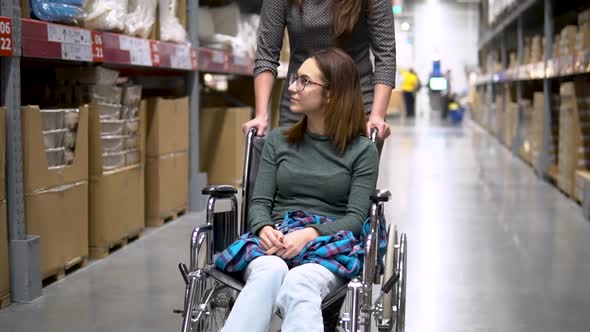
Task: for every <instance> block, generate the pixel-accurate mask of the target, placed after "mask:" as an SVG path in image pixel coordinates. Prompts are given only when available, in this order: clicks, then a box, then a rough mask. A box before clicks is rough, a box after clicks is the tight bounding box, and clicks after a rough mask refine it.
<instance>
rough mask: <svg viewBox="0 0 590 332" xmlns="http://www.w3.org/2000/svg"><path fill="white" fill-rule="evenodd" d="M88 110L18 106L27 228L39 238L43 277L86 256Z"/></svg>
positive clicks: (56, 273) (61, 270)
mask: <svg viewBox="0 0 590 332" xmlns="http://www.w3.org/2000/svg"><path fill="white" fill-rule="evenodd" d="M88 115H89V113H88V108H87V107H86V106H84V107H80V108H79V109H78V110H74V109H65V110H63V109H57V110H40V109H39V107H37V106H25V107H23V108H22V110H21V117H22V131H23V166H24V182H25V183H24V190H25V218H26V219H25V223H26V232H27V234H30V235H38V236H40V237H41V274H42V277H43V278H44V279H45V278H48V277H53V276H55V277H58V278H59V277H60V276H63V274H64V273H65V270H66V269H69V268H70V267H72V266H74V265H78V264H85V262H86V261H87V257H88ZM66 128H67V129H66ZM66 147H67V148H68V149H66ZM69 149H71V150H69Z"/></svg>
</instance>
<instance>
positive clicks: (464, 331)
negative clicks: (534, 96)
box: [380, 113, 590, 332]
mask: <svg viewBox="0 0 590 332" xmlns="http://www.w3.org/2000/svg"><path fill="white" fill-rule="evenodd" d="M433 117H435V118H438V114H437V113H434V116H433ZM393 132H394V136H393V138H392V139H390V140H389V141H388V143H387V145H386V148H385V156H386V159H387V162H386V163H382V167H381V176H380V187H381V188H389V189H390V190H391V191H392V194H393V200H392V203H390V204H389V205H388V207H387V209H386V211H387V216H388V220H389V221H390V222H397V223H399V224H400V225H401V229H402V230H403V231H405V232H407V233H408V238H409V240H408V245H409V251H408V254H409V258H408V260H409V267H408V271H409V272H408V280H409V285H408V292H407V307H408V309H407V318H406V322H407V326H406V327H407V329H406V330H407V331H428V332H438V331H440V332H449V331H458V332H459V331H460V332H471V331H482V332H484V331H485V332H487V331H490V332H491V331H511V332H517V331H523V332H524V331H526V332H531V331H535V332H543V331H546V332H555V331H587V329H588V326H589V325H590V287H588V280H590V245H589V241H588V239H590V223H589V222H588V221H586V220H585V219H584V218H583V216H582V212H581V208H580V207H579V206H577V205H576V204H574V203H573V202H572V201H570V200H569V199H567V198H566V197H565V196H563V195H562V194H561V193H559V192H558V191H557V190H556V189H555V188H554V187H553V186H551V185H549V184H547V183H544V182H543V181H540V180H539V179H538V178H537V177H536V176H535V175H534V173H533V172H532V171H531V169H530V168H529V167H528V166H527V165H525V164H524V163H523V162H521V161H520V160H518V159H516V158H515V157H514V156H513V155H512V154H511V153H510V152H509V151H508V150H507V149H505V148H504V147H503V146H501V145H500V144H499V143H498V141H497V140H496V139H494V138H492V137H491V136H489V134H487V133H485V132H483V131H482V130H481V129H480V128H479V127H476V125H473V124H469V122H468V123H467V124H466V125H465V128H464V129H458V128H448V127H447V128H445V127H441V126H439V125H437V124H436V121H427V120H418V121H417V125H416V126H415V127H408V126H397V125H396V126H395V128H394V129H393Z"/></svg>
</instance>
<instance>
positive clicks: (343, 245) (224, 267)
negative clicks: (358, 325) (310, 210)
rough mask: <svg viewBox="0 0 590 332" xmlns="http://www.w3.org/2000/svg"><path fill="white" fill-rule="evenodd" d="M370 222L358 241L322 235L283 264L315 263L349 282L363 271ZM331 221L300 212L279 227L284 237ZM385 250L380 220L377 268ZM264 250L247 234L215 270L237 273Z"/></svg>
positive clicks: (340, 234)
mask: <svg viewBox="0 0 590 332" xmlns="http://www.w3.org/2000/svg"><path fill="white" fill-rule="evenodd" d="M369 220H370V219H367V220H366V221H365V222H364V224H363V231H362V233H361V236H360V239H358V240H357V239H356V238H355V237H354V235H353V234H352V232H351V231H348V230H342V231H339V232H337V233H336V234H332V235H325V236H320V237H318V238H316V239H315V240H313V241H311V242H309V243H308V244H307V245H306V246H305V247H304V248H303V250H301V252H300V253H299V254H298V255H297V256H295V257H293V258H291V259H286V260H285V262H286V263H287V266H289V268H293V267H296V266H299V265H302V264H305V263H317V264H320V265H322V266H324V267H325V268H327V269H328V270H330V271H331V272H332V273H334V274H336V275H338V276H340V277H342V278H345V279H352V278H354V277H356V276H357V275H358V274H359V273H360V272H361V270H362V266H363V259H364V255H365V251H364V244H365V239H366V236H367V235H368V234H369V232H370V227H371V224H370V222H369ZM332 221H333V219H331V218H327V217H323V216H317V215H308V214H307V213H305V212H303V211H294V212H287V213H286V214H285V218H284V220H283V222H282V224H281V226H280V227H279V230H280V231H281V232H283V234H289V233H291V232H294V231H298V230H301V229H303V228H305V226H307V225H311V224H322V223H327V222H332ZM386 247H387V231H386V228H385V220H384V219H383V218H380V219H379V260H378V261H379V265H382V264H383V255H384V254H385V250H386ZM264 255H265V250H264V249H262V248H261V247H260V238H259V237H258V236H255V235H254V234H251V233H250V232H248V233H246V234H244V235H242V236H241V237H240V238H239V239H238V240H236V241H235V242H234V243H232V244H231V245H230V246H229V247H228V248H227V249H225V250H224V251H223V252H222V253H221V254H220V255H219V256H218V257H217V259H216V260H215V266H216V267H217V268H218V269H219V270H221V271H225V272H240V271H243V270H245V269H246V267H247V266H248V264H249V263H250V262H251V261H253V260H254V259H256V258H257V257H260V256H264Z"/></svg>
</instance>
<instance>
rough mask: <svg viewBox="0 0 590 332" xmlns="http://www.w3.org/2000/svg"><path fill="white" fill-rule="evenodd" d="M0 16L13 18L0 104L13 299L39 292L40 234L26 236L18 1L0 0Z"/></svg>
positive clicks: (35, 295)
mask: <svg viewBox="0 0 590 332" xmlns="http://www.w3.org/2000/svg"><path fill="white" fill-rule="evenodd" d="M0 15H2V16H5V17H11V18H12V29H11V30H12V44H13V56H12V57H2V58H1V59H0V67H1V69H0V71H1V88H2V105H4V106H6V110H7V112H6V196H7V200H8V201H7V210H8V234H9V235H8V237H9V256H10V257H9V258H10V292H11V296H12V299H13V301H15V302H32V301H33V300H35V299H36V298H38V297H40V296H41V295H42V287H41V258H40V254H41V251H40V239H39V236H27V234H26V227H25V209H24V206H25V204H24V185H23V183H24V181H23V156H22V142H23V140H22V131H21V116H20V106H21V105H20V102H21V86H20V84H21V77H20V76H21V74H20V55H21V20H20V17H21V8H20V1H19V0H0Z"/></svg>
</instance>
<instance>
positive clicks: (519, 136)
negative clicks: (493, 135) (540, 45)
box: [512, 14, 524, 155]
mask: <svg viewBox="0 0 590 332" xmlns="http://www.w3.org/2000/svg"><path fill="white" fill-rule="evenodd" d="M522 20H523V18H522V14H521V15H519V16H518V19H517V21H516V39H517V46H516V53H517V58H518V65H519V66H522V65H524V27H523V21H522ZM522 99H523V81H522V80H520V78H518V77H516V104H517V108H516V110H517V117H516V118H517V121H518V126H517V127H516V137H515V138H514V142H512V153H514V154H515V155H518V153H519V150H520V148H521V146H522V143H523V141H524V126H523V121H524V115H523V113H524V110H523V107H522Z"/></svg>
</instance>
